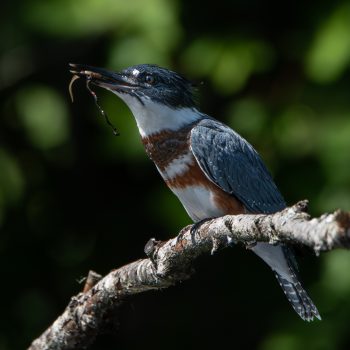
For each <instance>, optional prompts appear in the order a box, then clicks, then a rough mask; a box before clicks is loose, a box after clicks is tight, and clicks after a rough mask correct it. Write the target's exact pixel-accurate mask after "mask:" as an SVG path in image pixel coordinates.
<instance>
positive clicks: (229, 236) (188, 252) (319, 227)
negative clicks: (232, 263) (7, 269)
mask: <svg viewBox="0 0 350 350" xmlns="http://www.w3.org/2000/svg"><path fill="white" fill-rule="evenodd" d="M306 211H307V201H301V202H299V203H297V204H296V205H294V206H293V207H290V208H286V209H285V210H283V211H281V212H278V213H275V214H271V215H236V216H231V215H227V216H223V217H220V218H217V219H213V220H210V221H207V222H205V223H203V224H202V225H201V226H200V227H199V228H198V230H197V231H196V233H195V234H194V235H193V234H191V232H190V229H191V226H188V227H185V228H184V229H183V230H182V231H181V232H180V234H179V236H178V237H176V238H173V239H170V240H168V241H166V242H159V241H156V240H154V239H151V240H150V241H149V242H148V243H147V245H146V247H145V252H146V254H147V255H148V259H140V260H138V261H134V262H132V263H130V264H128V265H125V266H123V267H121V268H119V269H117V270H114V271H112V272H111V273H109V274H108V275H107V276H105V277H104V278H103V279H101V280H100V281H99V282H98V283H97V284H95V285H93V284H94V283H95V281H96V280H99V276H90V278H89V279H88V282H87V284H86V285H85V288H84V292H83V293H80V294H78V295H77V296H74V297H73V298H72V299H71V301H70V303H69V305H68V306H67V308H66V309H65V311H64V312H63V314H62V315H61V316H59V317H58V318H57V320H56V321H55V322H54V323H53V324H52V325H51V326H50V327H49V328H48V329H47V330H46V331H45V332H44V333H43V334H42V335H41V336H40V337H39V338H37V339H36V340H34V341H33V343H32V344H31V346H30V347H29V349H30V350H39V349H60V350H61V349H81V348H86V347H88V346H89V345H90V344H92V343H93V341H94V339H95V337H96V336H97V335H98V334H99V333H101V331H102V330H103V329H105V327H106V324H107V323H108V320H109V318H110V317H111V315H113V314H115V312H116V310H117V309H118V307H119V306H120V305H121V304H122V303H123V301H125V300H126V299H127V298H128V297H130V296H132V295H134V294H138V293H142V292H146V291H149V290H154V289H161V288H167V287H169V286H171V285H174V284H175V283H177V282H179V281H183V280H185V279H188V278H189V277H190V276H191V274H192V272H193V271H192V268H191V266H192V265H193V262H194V261H195V260H196V259H197V258H198V257H199V256H200V255H202V254H204V253H209V252H210V253H212V254H213V253H214V252H216V251H217V250H218V249H219V248H225V247H227V246H229V245H231V244H232V243H238V242H240V243H243V244H244V245H246V246H251V245H253V244H255V242H258V241H264V242H269V243H272V244H275V243H277V242H287V243H290V244H298V245H303V246H307V247H309V248H310V249H312V250H313V251H314V252H315V254H316V255H318V254H319V253H320V252H322V251H329V250H332V249H335V248H346V249H348V248H349V247H350V213H347V212H342V211H336V212H334V213H332V214H324V215H322V216H321V217H319V218H313V219H311V218H310V216H309V215H308V214H307V212H306ZM91 281H92V282H91Z"/></svg>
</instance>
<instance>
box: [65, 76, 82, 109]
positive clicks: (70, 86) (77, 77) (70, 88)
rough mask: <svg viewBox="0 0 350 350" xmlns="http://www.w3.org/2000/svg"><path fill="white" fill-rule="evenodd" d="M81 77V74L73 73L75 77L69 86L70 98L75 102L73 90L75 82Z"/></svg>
mask: <svg viewBox="0 0 350 350" xmlns="http://www.w3.org/2000/svg"><path fill="white" fill-rule="evenodd" d="M79 78H80V77H79V75H76V74H75V75H73V78H72V80H71V81H70V83H69V86H68V91H69V95H70V99H71V100H72V102H74V96H73V90H72V87H73V83H74V82H75V81H76V80H77V79H79Z"/></svg>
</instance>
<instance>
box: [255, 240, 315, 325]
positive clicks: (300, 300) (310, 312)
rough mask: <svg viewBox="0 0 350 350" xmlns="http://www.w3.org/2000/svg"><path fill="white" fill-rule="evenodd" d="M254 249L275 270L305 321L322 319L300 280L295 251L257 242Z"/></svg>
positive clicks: (286, 292) (280, 282)
mask: <svg viewBox="0 0 350 350" xmlns="http://www.w3.org/2000/svg"><path fill="white" fill-rule="evenodd" d="M252 250H253V251H254V253H255V254H257V255H258V256H259V257H260V258H262V259H263V260H264V261H265V262H266V263H267V264H268V265H269V266H270V267H271V269H272V270H273V272H274V273H275V276H276V278H277V280H278V282H279V284H280V286H281V287H282V289H283V291H284V294H285V295H286V296H287V298H288V300H289V302H290V303H291V304H292V307H293V309H294V310H295V311H296V312H297V314H298V315H299V316H300V317H301V318H302V319H303V320H305V321H312V320H313V319H314V318H315V317H316V318H318V319H319V320H320V319H321V316H320V314H319V313H318V311H317V308H316V306H315V305H314V303H313V302H312V300H311V298H310V297H309V295H308V294H307V292H306V291H305V289H304V288H303V286H302V285H301V283H300V282H299V279H298V276H297V271H298V266H297V262H296V260H295V257H294V254H293V251H292V250H291V249H290V248H289V247H287V246H286V245H281V244H280V245H271V244H268V243H264V242H259V243H257V244H256V245H255V246H254V247H253V248H252Z"/></svg>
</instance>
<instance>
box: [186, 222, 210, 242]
mask: <svg viewBox="0 0 350 350" xmlns="http://www.w3.org/2000/svg"><path fill="white" fill-rule="evenodd" d="M210 220H212V218H205V219H202V220H199V221H197V222H195V223H194V224H193V225H192V227H191V229H190V233H191V239H192V241H194V240H195V238H196V234H197V232H198V229H199V228H200V227H201V226H202V225H203V224H204V223H205V222H207V221H210Z"/></svg>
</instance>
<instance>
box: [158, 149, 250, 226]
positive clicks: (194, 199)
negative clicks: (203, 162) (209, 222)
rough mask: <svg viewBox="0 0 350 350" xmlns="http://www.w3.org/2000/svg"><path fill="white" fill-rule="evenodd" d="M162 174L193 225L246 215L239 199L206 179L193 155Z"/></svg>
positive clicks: (189, 154) (161, 170) (175, 162)
mask: <svg viewBox="0 0 350 350" xmlns="http://www.w3.org/2000/svg"><path fill="white" fill-rule="evenodd" d="M158 170H159V172H160V173H161V175H162V177H163V179H164V180H165V182H166V184H167V185H168V186H169V188H170V189H171V190H172V191H173V193H174V194H175V195H176V196H177V197H178V198H179V200H180V201H181V203H182V205H183V206H184V207H185V209H186V211H187V213H188V215H189V216H190V217H191V219H192V220H193V221H199V220H203V219H207V218H212V217H218V216H222V215H226V214H241V213H245V208H244V206H243V204H242V203H241V202H240V201H239V200H238V199H237V198H236V197H235V196H233V195H231V194H229V193H226V192H224V191H223V190H222V189H221V188H219V187H218V186H217V185H215V184H214V183H213V182H211V181H210V180H209V179H208V178H207V177H206V175H205V174H204V172H203V171H202V170H201V169H200V167H199V165H198V163H197V161H196V160H195V158H194V156H193V154H192V153H191V152H188V153H184V154H182V155H181V156H179V157H177V158H176V159H174V160H173V161H172V162H170V163H169V164H167V166H166V167H163V168H160V167H158Z"/></svg>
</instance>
